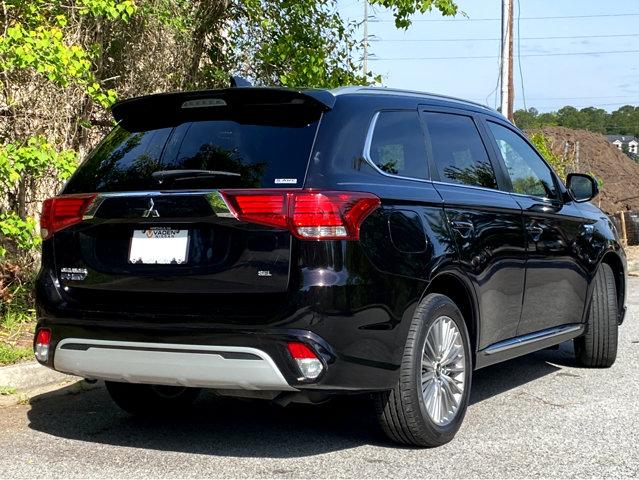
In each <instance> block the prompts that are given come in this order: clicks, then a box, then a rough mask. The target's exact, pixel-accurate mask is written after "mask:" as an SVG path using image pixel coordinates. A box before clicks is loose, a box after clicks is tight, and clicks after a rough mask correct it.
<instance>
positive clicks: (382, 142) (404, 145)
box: [369, 111, 428, 179]
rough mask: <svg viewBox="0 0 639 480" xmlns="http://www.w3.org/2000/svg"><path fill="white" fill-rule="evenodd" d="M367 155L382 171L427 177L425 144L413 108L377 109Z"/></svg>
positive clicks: (417, 117) (421, 177)
mask: <svg viewBox="0 0 639 480" xmlns="http://www.w3.org/2000/svg"><path fill="white" fill-rule="evenodd" d="M369 155H370V160H371V161H372V162H373V163H374V164H375V165H377V168H379V169H380V170H381V171H382V172H385V173H389V174H391V175H401V176H402V177H411V178H419V179H426V178H428V164H427V163H426V147H425V144H424V135H423V132H422V128H421V125H420V124H419V116H418V115H417V112H416V111H398V112H380V113H379V115H378V117H377V122H376V123H375V130H374V131H373V137H372V139H371V144H370V150H369Z"/></svg>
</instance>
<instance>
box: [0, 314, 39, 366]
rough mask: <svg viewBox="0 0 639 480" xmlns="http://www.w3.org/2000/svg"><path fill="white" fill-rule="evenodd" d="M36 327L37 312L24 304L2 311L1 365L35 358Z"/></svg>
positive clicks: (0, 330)
mask: <svg viewBox="0 0 639 480" xmlns="http://www.w3.org/2000/svg"><path fill="white" fill-rule="evenodd" d="M34 329H35V312H34V311H33V310H32V309H29V308H26V307H25V306H24V305H20V304H18V305H11V306H10V307H9V308H6V310H5V311H4V312H1V313H0V365H11V364H13V363H18V362H21V361H23V360H31V359H33V350H32V346H31V342H32V339H33V331H34Z"/></svg>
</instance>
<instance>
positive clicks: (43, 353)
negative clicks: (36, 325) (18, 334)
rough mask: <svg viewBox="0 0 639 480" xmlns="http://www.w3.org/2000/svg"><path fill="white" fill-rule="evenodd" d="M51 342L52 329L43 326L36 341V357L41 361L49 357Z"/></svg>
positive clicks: (37, 334)
mask: <svg viewBox="0 0 639 480" xmlns="http://www.w3.org/2000/svg"><path fill="white" fill-rule="evenodd" d="M50 343H51V330H49V329H48V328H41V329H39V330H38V333H36V341H35V347H34V351H35V357H36V358H37V359H38V360H39V361H41V362H46V361H47V360H48V359H49V344H50Z"/></svg>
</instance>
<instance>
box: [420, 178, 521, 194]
mask: <svg viewBox="0 0 639 480" xmlns="http://www.w3.org/2000/svg"><path fill="white" fill-rule="evenodd" d="M433 184H435V185H447V186H451V187H460V188H472V189H474V190H483V191H484V192H490V193H499V194H501V195H510V192H506V191H504V190H497V189H496V188H488V187H480V186H477V185H466V184H465V183H453V182H442V181H441V180H433Z"/></svg>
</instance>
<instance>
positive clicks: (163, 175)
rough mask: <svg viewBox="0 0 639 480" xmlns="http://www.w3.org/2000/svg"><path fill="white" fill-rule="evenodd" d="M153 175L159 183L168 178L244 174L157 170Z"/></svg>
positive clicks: (216, 171) (236, 175)
mask: <svg viewBox="0 0 639 480" xmlns="http://www.w3.org/2000/svg"><path fill="white" fill-rule="evenodd" d="M151 176H152V177H153V178H154V179H155V180H157V182H158V183H164V182H165V181H166V180H170V181H174V182H175V181H182V180H193V179H205V178H214V177H241V176H242V175H240V174H239V173H235V172H225V171H222V170H159V171H157V172H153V173H152V174H151Z"/></svg>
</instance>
